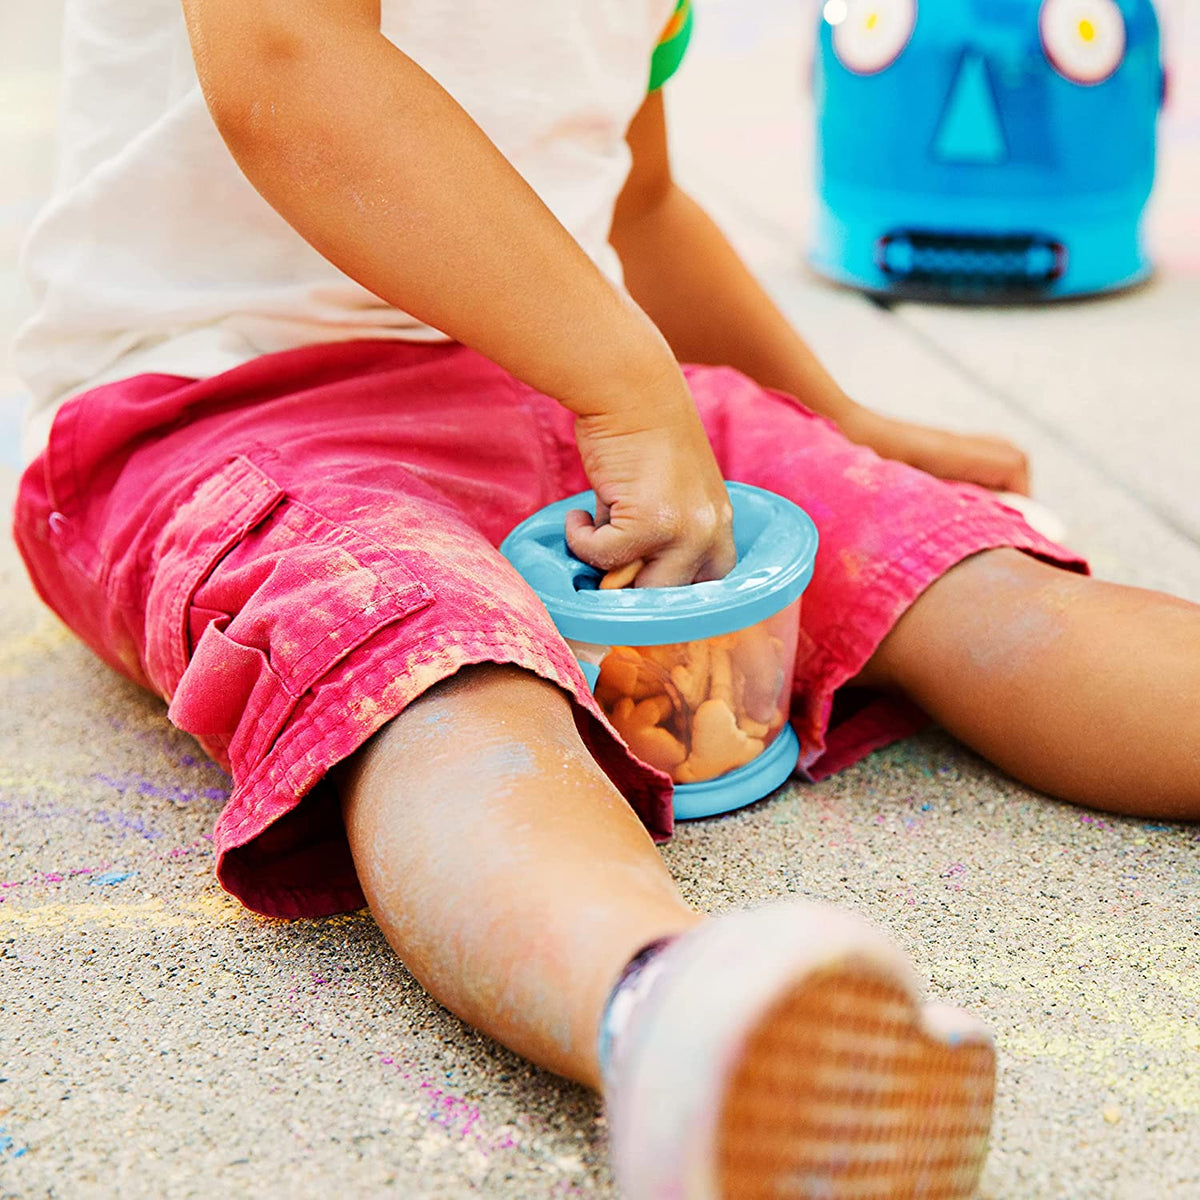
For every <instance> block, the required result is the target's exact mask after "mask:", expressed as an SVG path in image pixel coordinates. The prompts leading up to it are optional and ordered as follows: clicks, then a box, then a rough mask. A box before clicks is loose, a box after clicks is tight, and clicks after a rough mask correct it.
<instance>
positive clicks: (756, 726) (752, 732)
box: [738, 716, 771, 739]
mask: <svg viewBox="0 0 1200 1200" xmlns="http://www.w3.org/2000/svg"><path fill="white" fill-rule="evenodd" d="M738 728H739V729H740V730H741V731H742V732H743V733H744V734H745V735H746V736H747V737H752V738H759V739H764V738H766V736H767V734H768V733H770V732H771V727H770V725H767V724H766V723H765V722H763V721H756V720H754V718H753V717H747V716H742V717H739V718H738Z"/></svg>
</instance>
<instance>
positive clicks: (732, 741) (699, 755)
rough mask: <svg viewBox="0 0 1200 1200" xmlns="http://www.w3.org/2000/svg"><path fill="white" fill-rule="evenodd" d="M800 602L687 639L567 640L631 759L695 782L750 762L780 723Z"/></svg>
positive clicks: (782, 723)
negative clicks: (588, 669)
mask: <svg viewBox="0 0 1200 1200" xmlns="http://www.w3.org/2000/svg"><path fill="white" fill-rule="evenodd" d="M800 603H801V601H800V598H799V597H797V599H795V600H794V601H792V603H791V604H789V605H787V607H785V608H783V609H781V610H780V611H779V612H777V613H775V614H774V616H771V617H768V618H766V620H763V621H758V622H756V623H755V624H753V625H749V626H747V627H746V628H744V629H739V630H736V631H734V632H732V633H725V634H721V635H719V636H717V637H708V638H700V639H698V640H696V641H691V642H673V643H670V644H667V645H661V646H653V645H652V646H596V645H594V644H592V643H589V642H577V641H574V640H573V639H571V638H568V639H567V644H568V645H569V646H570V647H571V649H572V650H573V651H574V653H575V657H576V658H578V659H579V661H580V663H581V664H583V665H584V666H593V667H598V668H599V674H598V675H597V676H596V682H595V684H594V685H593V688H592V690H593V692H594V693H595V696H596V700H597V702H598V703H599V705H600V707H601V708H602V709H603V710H604V715H605V716H607V717H608V719H609V720H610V721H611V722H612V723H613V727H614V728H615V729H616V730H617V732H618V733H619V734H620V735H621V737H623V738H624V739H625V741H626V743H627V744H628V745H629V748H630V749H631V750H632V751H633V752H634V754H636V755H637V757H638V758H640V759H642V761H643V762H647V763H649V764H650V765H651V766H652V767H657V768H658V769H659V770H660V771H664V772H665V773H666V774H668V775H670V776H671V778H672V779H673V780H674V781H675V782H676V783H682V784H689V783H703V782H705V781H706V780H709V779H715V778H717V776H719V775H724V774H726V773H727V772H729V771H735V770H737V769H738V768H740V767H744V766H746V765H747V764H749V763H751V762H753V760H754V759H756V758H757V757H758V756H759V755H760V754H762V753H763V751H764V750H766V748H767V747H768V746H770V745H771V743H772V742H774V741H775V739H776V737H778V735H779V733H780V731H781V730H782V729H783V728H784V726H785V725H786V724H787V716H788V707H789V704H790V702H791V683H792V664H793V663H794V662H795V659H796V639H797V637H798V634H799V628H800Z"/></svg>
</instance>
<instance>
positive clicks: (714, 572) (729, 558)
mask: <svg viewBox="0 0 1200 1200" xmlns="http://www.w3.org/2000/svg"><path fill="white" fill-rule="evenodd" d="M736 566H737V548H736V547H735V546H734V544H733V538H732V537H730V538H728V539H727V540H726V541H725V543H724V544H723V545H722V546H721V548H720V549H719V550H716V551H714V552H713V553H712V554H710V555H709V556H708V560H707V561H706V562H705V563H703V564H702V565H701V567H700V569H699V570H698V571H697V572H696V578H695V580H694V582H696V583H707V582H708V580H710V579H724V578H725V576H726V575H728V574H729V572H730V571H732V570H733V568H734V567H736Z"/></svg>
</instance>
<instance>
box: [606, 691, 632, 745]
mask: <svg viewBox="0 0 1200 1200" xmlns="http://www.w3.org/2000/svg"><path fill="white" fill-rule="evenodd" d="M634 708H635V705H634V703H633V699H632V697H630V696H622V697H621V698H620V700H618V701H617V702H616V704H614V705H613V707H612V709H611V710H610V711H609V714H608V719H609V720H610V721H611V722H612V723H613V728H614V729H615V730H616V731H617V732H618V733H619V734H620V735H621V736H622V737H623V738H625V740H626V741H628V740H629V738H628V736H627V735H628V731H629V730H630V729H632V728H633V710H634Z"/></svg>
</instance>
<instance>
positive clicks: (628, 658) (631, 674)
mask: <svg viewBox="0 0 1200 1200" xmlns="http://www.w3.org/2000/svg"><path fill="white" fill-rule="evenodd" d="M641 664H642V660H641V658H640V657H639V656H638V653H637V651H636V650H630V649H629V648H628V647H626V646H616V647H614V648H613V649H612V650H610V651H609V652H608V653H607V654H606V655H605V656H604V661H603V662H602V663H601V664H600V675H599V677H598V678H597V680H596V695H597V697H600V694H601V692H604V693H606V694H607V695H608V696H609V697H611V699H609V700H608V703H609V704H615V703H616V702H617V698H618V697H620V696H629V695H632V693H633V691H634V689H635V688H636V687H637V682H638V671H639V670H640V668H641ZM601 702H602V703H603V702H604V700H603V698H602V699H601Z"/></svg>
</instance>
